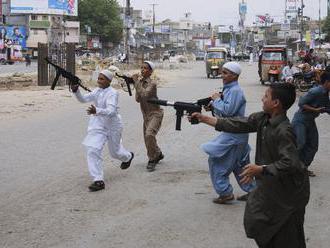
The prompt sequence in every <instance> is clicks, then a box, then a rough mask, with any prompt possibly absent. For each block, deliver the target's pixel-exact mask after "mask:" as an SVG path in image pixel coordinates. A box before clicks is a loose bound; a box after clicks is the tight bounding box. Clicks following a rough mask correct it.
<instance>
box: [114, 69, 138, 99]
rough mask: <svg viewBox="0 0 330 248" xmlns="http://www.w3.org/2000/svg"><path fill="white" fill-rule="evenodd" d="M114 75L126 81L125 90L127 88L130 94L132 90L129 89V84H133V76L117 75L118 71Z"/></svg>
mask: <svg viewBox="0 0 330 248" xmlns="http://www.w3.org/2000/svg"><path fill="white" fill-rule="evenodd" d="M116 76H117V77H120V78H122V79H124V80H125V83H126V86H127V90H128V94H129V95H130V96H132V90H131V86H130V84H133V85H134V83H135V82H134V80H133V78H131V77H128V76H125V75H119V74H118V73H116Z"/></svg>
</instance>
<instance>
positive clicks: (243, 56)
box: [232, 52, 250, 60]
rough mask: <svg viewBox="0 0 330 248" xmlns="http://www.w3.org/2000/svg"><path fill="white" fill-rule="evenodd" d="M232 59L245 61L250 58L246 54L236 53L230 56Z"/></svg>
mask: <svg viewBox="0 0 330 248" xmlns="http://www.w3.org/2000/svg"><path fill="white" fill-rule="evenodd" d="M232 58H233V59H234V60H247V59H250V56H249V54H247V53H243V52H237V53H235V54H234V55H233V56H232Z"/></svg>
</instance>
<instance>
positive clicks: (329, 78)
mask: <svg viewBox="0 0 330 248" xmlns="http://www.w3.org/2000/svg"><path fill="white" fill-rule="evenodd" d="M326 81H330V72H329V71H325V72H324V73H323V74H322V75H321V82H320V83H321V84H324V83H325V82H326Z"/></svg>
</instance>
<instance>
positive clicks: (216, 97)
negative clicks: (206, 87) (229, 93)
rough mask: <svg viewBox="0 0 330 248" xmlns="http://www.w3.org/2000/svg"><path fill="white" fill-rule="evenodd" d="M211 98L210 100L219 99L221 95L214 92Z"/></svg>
mask: <svg viewBox="0 0 330 248" xmlns="http://www.w3.org/2000/svg"><path fill="white" fill-rule="evenodd" d="M211 98H212V100H216V99H219V98H221V93H220V92H215V93H213V94H212V96H211Z"/></svg>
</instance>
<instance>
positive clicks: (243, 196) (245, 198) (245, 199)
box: [236, 193, 249, 201]
mask: <svg viewBox="0 0 330 248" xmlns="http://www.w3.org/2000/svg"><path fill="white" fill-rule="evenodd" d="M248 198H249V193H247V194H245V195H241V196H238V197H237V198H236V200H237V201H247V199H248Z"/></svg>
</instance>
